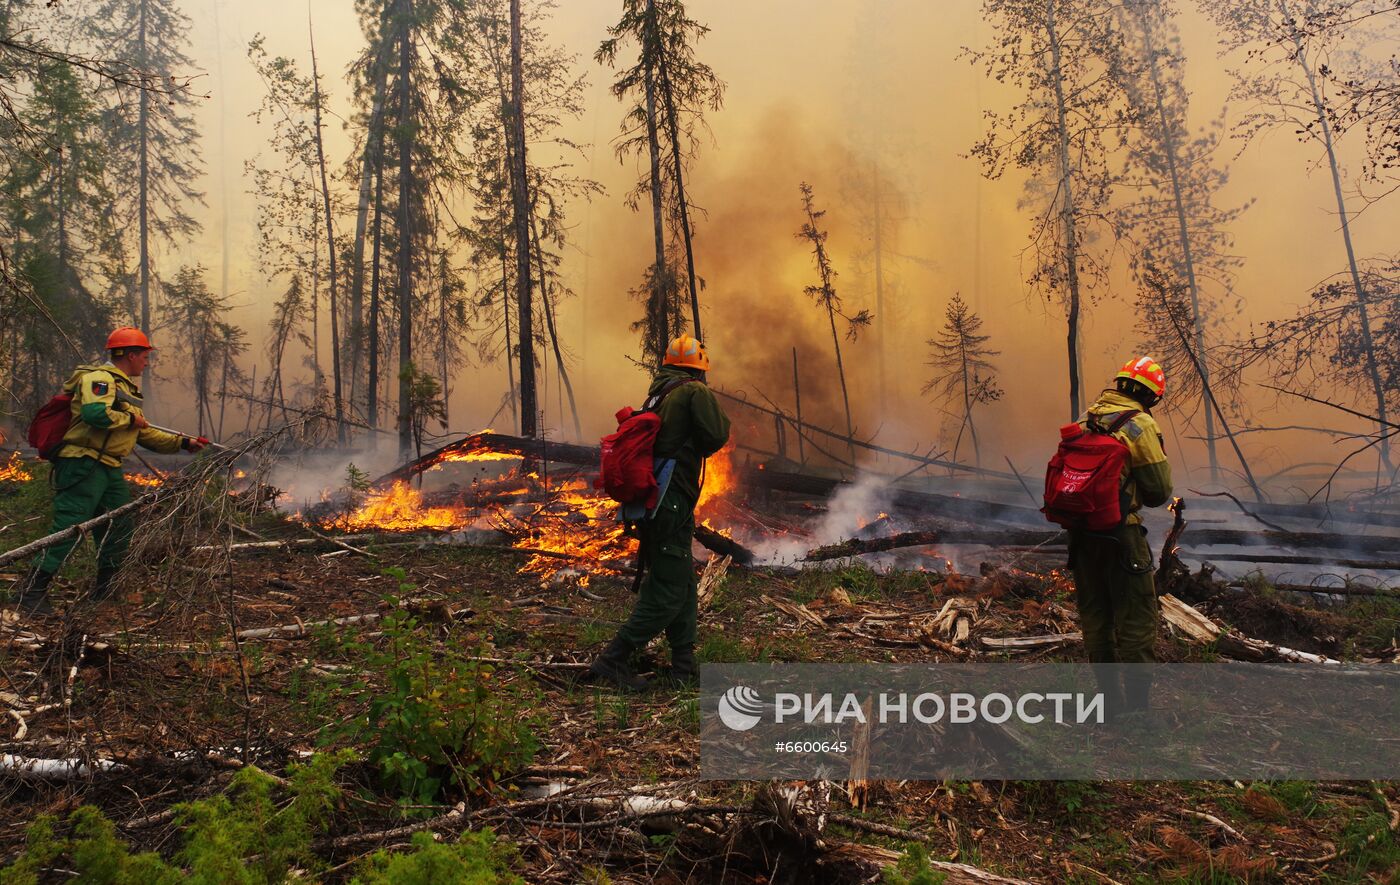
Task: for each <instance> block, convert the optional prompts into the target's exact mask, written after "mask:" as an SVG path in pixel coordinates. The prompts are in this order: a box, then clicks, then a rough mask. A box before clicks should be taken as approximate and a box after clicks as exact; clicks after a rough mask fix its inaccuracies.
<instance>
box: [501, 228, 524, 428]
mask: <svg viewBox="0 0 1400 885" xmlns="http://www.w3.org/2000/svg"><path fill="white" fill-rule="evenodd" d="M501 307H502V309H503V312H504V314H505V320H506V345H505V346H506V383H507V384H509V385H510V423H511V425H512V426H515V427H519V426H520V404H519V403H518V402H517V401H516V389H515V352H514V351H512V350H511V347H510V258H509V256H507V254H506V246H505V241H504V240H502V241H501Z"/></svg>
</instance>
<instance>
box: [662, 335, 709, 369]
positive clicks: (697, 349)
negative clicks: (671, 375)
mask: <svg viewBox="0 0 1400 885" xmlns="http://www.w3.org/2000/svg"><path fill="white" fill-rule="evenodd" d="M661 365H663V366H685V367H686V368H689V369H699V370H700V371H702V372H708V371H710V357H709V355H708V354H706V353H705V345H703V344H701V343H700V342H699V341H697V340H696V339H694V338H691V337H690V336H689V335H678V336H676V338H675V340H673V341H672V342H671V345H670V346H669V347H667V348H666V357H665V359H663V360H662V361H661Z"/></svg>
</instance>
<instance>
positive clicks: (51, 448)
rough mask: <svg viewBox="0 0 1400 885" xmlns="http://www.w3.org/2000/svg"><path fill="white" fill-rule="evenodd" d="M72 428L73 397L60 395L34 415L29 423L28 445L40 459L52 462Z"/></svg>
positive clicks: (64, 394)
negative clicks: (37, 451) (69, 429)
mask: <svg viewBox="0 0 1400 885" xmlns="http://www.w3.org/2000/svg"><path fill="white" fill-rule="evenodd" d="M72 426H73V397H72V396H70V395H68V394H66V393H60V394H58V395H57V396H55V397H54V398H53V399H50V400H49V401H48V402H46V403H44V405H43V406H41V407H40V408H39V411H37V412H35V413H34V420H32V421H30V422H29V434H28V436H29V444H30V445H31V446H33V447H34V448H36V449H38V450H39V457H40V458H43V459H44V460H45V461H52V460H53V459H54V456H55V455H57V454H58V450H59V449H60V448H62V447H63V437H64V435H65V434H67V433H68V428H70V427H72Z"/></svg>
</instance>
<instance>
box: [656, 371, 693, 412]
mask: <svg viewBox="0 0 1400 885" xmlns="http://www.w3.org/2000/svg"><path fill="white" fill-rule="evenodd" d="M699 381H700V379H699V378H677V379H676V380H674V381H668V382H666V384H665V385H664V386H663V387H662V388H661V390H660V392H658V393H657V394H656V395H655V396H650V397H647V401H646V402H645V403H643V404H642V411H644V412H654V411H656V410H657V409H659V408H660V407H661V401H662V400H664V399H665V398H666V397H667V396H669V395H670V393H671V391H673V390H675V389H676V388H677V387H680V386H682V385H685V384H694V383H697V382H699Z"/></svg>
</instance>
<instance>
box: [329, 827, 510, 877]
mask: <svg viewBox="0 0 1400 885" xmlns="http://www.w3.org/2000/svg"><path fill="white" fill-rule="evenodd" d="M514 860H515V851H514V850H513V849H512V848H511V847H510V846H508V845H498V844H497V843H496V837H495V834H493V833H492V832H491V831H490V830H477V831H474V832H467V833H463V834H462V838H461V840H460V841H458V842H457V843H455V844H452V845H444V844H442V843H440V842H436V841H434V840H433V837H432V834H430V833H415V834H414V836H413V851H412V852H411V853H408V854H390V853H388V852H386V851H377V852H375V853H374V854H373V855H372V856H371V857H370V858H369V860H368V861H366V862H365V867H364V868H363V869H362V870H361V872H360V874H359V875H357V876H355V878H354V879H351V880H350V881H351V883H352V885H525V880H524V879H522V878H520V877H519V876H517V875H515V874H514V873H513V872H511V864H512V862H513V861H514Z"/></svg>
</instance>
